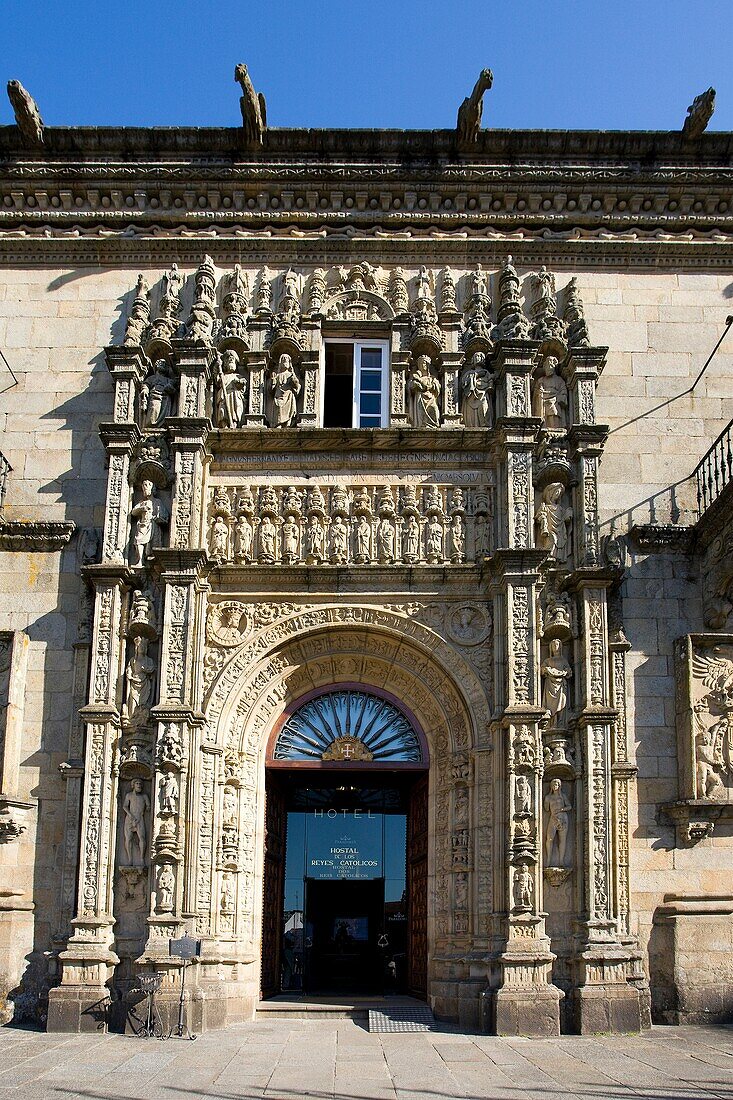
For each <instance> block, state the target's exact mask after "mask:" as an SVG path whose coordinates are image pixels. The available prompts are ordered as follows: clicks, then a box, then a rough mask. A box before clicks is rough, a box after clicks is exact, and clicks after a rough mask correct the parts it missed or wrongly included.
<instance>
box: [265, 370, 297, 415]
mask: <svg viewBox="0 0 733 1100" xmlns="http://www.w3.org/2000/svg"><path fill="white" fill-rule="evenodd" d="M300 390H301V385H300V381H299V379H298V376H297V374H296V373H295V371H294V369H293V360H292V359H291V357H290V356H289V355H286V354H285V353H283V354H282V355H281V356H280V358H279V359H278V362H277V366H276V367H273V369H272V371H271V373H270V377H269V379H268V383H267V397H268V401H267V420H268V423H269V425H270V427H271V428H289V427H291V426H292V425H293V424H294V423H295V417H296V415H297V397H298V394H299V393H300Z"/></svg>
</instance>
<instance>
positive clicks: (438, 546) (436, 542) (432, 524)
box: [427, 516, 443, 563]
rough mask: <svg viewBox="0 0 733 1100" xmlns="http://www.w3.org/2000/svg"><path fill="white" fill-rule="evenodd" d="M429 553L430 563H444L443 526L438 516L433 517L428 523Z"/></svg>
mask: <svg viewBox="0 0 733 1100" xmlns="http://www.w3.org/2000/svg"><path fill="white" fill-rule="evenodd" d="M427 553H428V561H429V562H432V563H436V562H440V561H443V524H442V523H441V521H440V520H439V519H438V517H437V516H433V517H432V519H430V520H429V522H428V527H427Z"/></svg>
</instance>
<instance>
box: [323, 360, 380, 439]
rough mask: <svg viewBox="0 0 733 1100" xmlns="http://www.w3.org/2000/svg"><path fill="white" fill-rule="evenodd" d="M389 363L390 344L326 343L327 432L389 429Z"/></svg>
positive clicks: (325, 420)
mask: <svg viewBox="0 0 733 1100" xmlns="http://www.w3.org/2000/svg"><path fill="white" fill-rule="evenodd" d="M387 362H388V354H387V343H386V341H381V340H379V341H373V340H370V341H366V340H364V341H361V340H357V341H352V340H327V341H326V343H325V369H324V376H323V377H324V386H323V426H324V428H386V427H387V426H388V425H389V411H388V407H387V402H388V393H389V386H388V373H387Z"/></svg>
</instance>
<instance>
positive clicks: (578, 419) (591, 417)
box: [562, 348, 608, 425]
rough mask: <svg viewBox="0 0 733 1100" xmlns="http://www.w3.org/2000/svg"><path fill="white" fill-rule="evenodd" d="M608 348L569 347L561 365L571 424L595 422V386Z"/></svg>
mask: <svg viewBox="0 0 733 1100" xmlns="http://www.w3.org/2000/svg"><path fill="white" fill-rule="evenodd" d="M607 353H608V348H571V349H570V351H569V352H568V355H567V359H566V360H565V364H564V366H563V372H562V373H563V377H564V378H565V381H566V382H567V385H568V401H569V406H570V409H569V412H570V423H571V424H582V425H588V424H595V422H596V386H597V385H598V379H599V378H600V375H601V371H602V370H603V367H604V366H605V362H606V355H607Z"/></svg>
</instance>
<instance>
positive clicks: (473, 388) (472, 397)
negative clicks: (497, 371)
mask: <svg viewBox="0 0 733 1100" xmlns="http://www.w3.org/2000/svg"><path fill="white" fill-rule="evenodd" d="M485 362H486V357H485V356H484V354H483V352H480V351H477V352H476V353H475V354H474V355H472V356H471V362H470V364H469V366H468V368H467V369H466V370H465V371H464V374H463V378H462V380H461V393H462V394H463V403H462V405H461V412H462V413H463V423H464V424H465V426H466V427H467V428H490V427H491V391H492V389H493V385H494V383H493V381H492V378H491V374H490V373H489V371H487V370H486V367H485V366H484V363H485Z"/></svg>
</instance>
